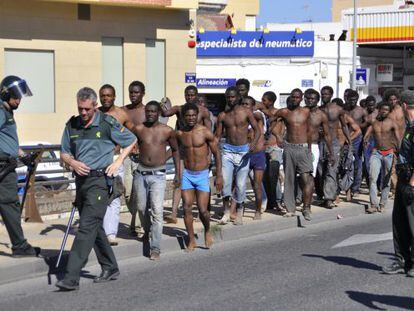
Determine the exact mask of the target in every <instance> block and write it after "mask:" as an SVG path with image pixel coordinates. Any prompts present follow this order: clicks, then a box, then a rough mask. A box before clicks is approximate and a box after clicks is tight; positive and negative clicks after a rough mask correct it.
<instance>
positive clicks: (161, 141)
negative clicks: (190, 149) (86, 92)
mask: <svg viewBox="0 0 414 311" xmlns="http://www.w3.org/2000/svg"><path fill="white" fill-rule="evenodd" d="M160 112H161V107H160V104H159V103H158V102H156V101H150V102H149V103H147V104H146V105H145V120H146V121H145V122H144V123H142V124H140V125H138V126H136V127H135V128H134V133H135V135H136V136H137V138H138V148H139V156H138V167H137V169H136V171H135V176H134V190H135V191H136V193H137V200H138V210H139V211H140V213H142V215H143V227H144V230H145V234H144V239H145V240H148V239H149V240H150V249H151V253H150V259H151V260H158V259H159V258H160V252H161V248H160V247H161V236H162V227H163V204H164V193H165V186H166V179H165V177H166V170H165V162H166V157H167V151H166V148H167V146H168V145H169V146H170V148H171V150H172V156H173V159H174V167H175V178H174V185H175V186H176V187H178V186H179V184H180V176H181V175H180V155H179V152H178V145H177V139H176V136H175V131H174V130H173V129H172V128H171V127H169V126H167V125H165V124H162V123H160V122H159V121H158V118H159V116H160ZM150 233H151V234H150Z"/></svg>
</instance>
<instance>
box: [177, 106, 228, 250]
mask: <svg viewBox="0 0 414 311" xmlns="http://www.w3.org/2000/svg"><path fill="white" fill-rule="evenodd" d="M181 113H182V116H183V118H184V119H183V121H184V122H183V125H184V127H183V128H182V129H181V130H179V131H177V140H178V144H179V146H180V148H181V150H182V151H181V152H182V156H183V160H184V171H183V175H182V182H181V193H182V194H181V197H182V199H183V203H184V223H185V227H186V229H187V233H188V237H189V243H188V247H187V249H188V250H189V251H193V250H194V248H195V247H197V244H196V241H195V237H194V228H193V211H192V209H193V202H194V197H195V199H196V202H197V206H198V210H199V215H200V220H201V222H202V223H203V226H204V241H205V246H206V248H210V247H211V245H212V244H213V238H212V236H211V234H210V212H209V211H208V209H207V207H208V201H209V198H210V177H209V172H210V171H209V165H210V156H209V155H210V151H211V153H212V154H213V155H214V158H215V160H216V172H217V177H216V188H217V191H221V190H222V187H223V176H222V173H221V157H220V152H219V150H218V141H217V138H216V137H214V135H213V133H212V132H211V131H210V129H208V128H207V127H205V126H203V125H200V124H198V123H197V118H198V113H199V110H198V106H197V105H196V104H191V103H187V104H185V105H184V106H183V107H182V108H181Z"/></svg>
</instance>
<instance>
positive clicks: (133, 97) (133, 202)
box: [121, 81, 145, 235]
mask: <svg viewBox="0 0 414 311" xmlns="http://www.w3.org/2000/svg"><path fill="white" fill-rule="evenodd" d="M128 91H129V100H130V101H131V103H130V104H128V105H126V106H124V107H122V108H121V109H122V110H123V111H125V112H126V114H127V115H128V117H129V119H130V121H131V122H132V124H133V127H135V126H138V125H140V124H142V123H144V121H145V105H144V104H143V102H142V100H143V98H144V96H145V85H144V83H142V82H141V81H132V82H131V83H130V84H129V87H128ZM137 158H138V149H137V148H134V149H133V150H132V152H131V154H130V155H129V157H128V158H127V159H126V160H125V163H124V166H125V177H124V183H125V190H126V192H125V200H126V203H127V206H128V209H129V210H130V212H131V214H132V218H131V225H130V230H131V234H132V235H136V234H137V233H136V231H135V227H136V225H137V224H136V215H137V194H136V193H135V192H134V189H133V186H132V184H133V178H134V177H133V175H134V171H135V169H136V167H137V163H136V160H137ZM141 222H142V219H141V215H139V224H138V226H141Z"/></svg>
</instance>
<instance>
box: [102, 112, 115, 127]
mask: <svg viewBox="0 0 414 311" xmlns="http://www.w3.org/2000/svg"><path fill="white" fill-rule="evenodd" d="M103 120H104V121H105V122H106V123H108V124H109V125H111V126H114V125H116V124H117V123H118V121H117V120H116V119H115V118H114V117H113V116H111V115H109V114H104V116H103Z"/></svg>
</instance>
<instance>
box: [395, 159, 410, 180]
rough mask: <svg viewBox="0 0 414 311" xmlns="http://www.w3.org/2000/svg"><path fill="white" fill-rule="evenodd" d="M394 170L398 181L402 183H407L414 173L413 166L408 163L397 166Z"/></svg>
mask: <svg viewBox="0 0 414 311" xmlns="http://www.w3.org/2000/svg"><path fill="white" fill-rule="evenodd" d="M395 170H396V172H397V176H398V180H401V181H402V182H409V181H410V179H411V176H412V175H413V172H414V168H413V166H412V165H411V164H409V163H404V164H397V165H396V166H395Z"/></svg>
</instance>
